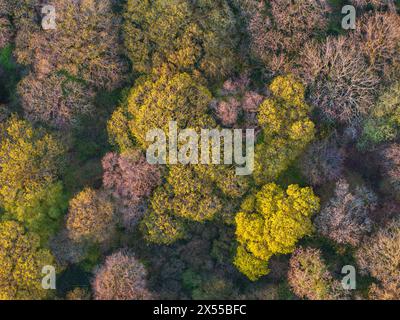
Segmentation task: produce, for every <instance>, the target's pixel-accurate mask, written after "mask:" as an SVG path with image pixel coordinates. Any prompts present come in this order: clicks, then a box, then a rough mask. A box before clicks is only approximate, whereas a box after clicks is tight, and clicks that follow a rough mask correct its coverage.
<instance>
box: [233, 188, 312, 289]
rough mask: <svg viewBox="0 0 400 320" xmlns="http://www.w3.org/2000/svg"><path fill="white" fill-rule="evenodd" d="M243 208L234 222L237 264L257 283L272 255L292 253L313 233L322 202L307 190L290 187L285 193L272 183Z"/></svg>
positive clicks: (246, 202) (250, 199)
mask: <svg viewBox="0 0 400 320" xmlns="http://www.w3.org/2000/svg"><path fill="white" fill-rule="evenodd" d="M241 209H242V210H241V211H240V212H239V213H238V214H237V215H236V219H235V220H236V236H237V240H238V242H239V244H240V245H239V248H238V250H237V254H236V257H235V261H234V263H235V265H236V266H237V267H238V269H239V270H240V271H241V272H242V273H244V274H245V275H246V276H247V277H248V278H249V279H251V280H253V281H254V280H257V279H258V278H259V277H261V276H263V275H266V274H268V272H269V270H268V260H269V258H270V257H271V256H272V255H274V254H287V253H291V252H293V250H294V249H295V245H296V243H297V241H298V240H299V239H301V238H302V237H304V236H306V235H309V234H311V232H312V231H313V225H312V222H311V216H312V215H313V214H314V213H315V212H317V211H318V210H319V199H318V197H317V196H315V194H314V193H313V191H312V189H311V188H308V187H307V188H300V187H299V186H298V185H290V186H289V187H288V188H287V190H286V191H284V190H283V189H282V188H281V187H279V186H278V185H276V184H274V183H270V184H267V185H265V186H263V187H262V189H261V191H259V192H258V193H257V194H256V195H251V196H249V197H248V198H247V199H246V200H245V201H244V202H243V204H242V208H241Z"/></svg>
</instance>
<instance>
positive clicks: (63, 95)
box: [0, 0, 400, 300]
mask: <svg viewBox="0 0 400 320" xmlns="http://www.w3.org/2000/svg"><path fill="white" fill-rule="evenodd" d="M48 4H51V5H54V7H55V9H56V14H57V15H56V20H55V21H56V26H57V27H56V29H55V30H44V29H43V28H42V26H41V22H42V18H43V16H42V13H41V9H42V7H43V5H48ZM346 4H352V5H354V6H355V7H356V10H357V18H356V28H355V29H354V30H353V29H349V30H344V29H343V28H342V25H341V22H342V18H343V14H342V13H341V10H342V7H343V6H344V5H346ZM399 12H400V2H399V1H391V0H387V1H384V0H372V1H364V0H353V1H342V0H45V1H44V0H0V299H2V300H3V299H5V300H9V299H70V300H73V299H99V300H103V299H121V300H131V299H260V300H267V299H310V300H320V299H379V300H381V299H384V300H386V299H389V300H390V299H400V139H399V138H400V16H399ZM169 121H177V122H178V125H180V126H181V127H182V128H185V127H189V128H203V127H207V128H241V129H246V128H252V129H255V132H256V133H257V136H256V147H255V170H254V173H253V174H252V175H249V176H237V175H235V170H234V167H233V166H229V165H202V164H199V165H151V164H149V163H148V162H147V161H146V148H147V147H148V142H147V141H146V137H145V135H146V132H147V131H148V130H150V129H152V128H167V127H168V123H169ZM44 265H53V266H55V268H56V271H57V286H56V289H55V290H45V289H43V288H42V284H41V281H42V278H43V276H44V275H43V274H42V267H43V266H44ZM346 265H350V266H354V267H355V269H356V272H357V274H356V281H357V282H356V283H357V286H356V289H354V290H345V289H344V288H343V286H342V285H341V280H342V278H343V277H344V276H345V275H344V274H342V272H341V271H342V268H343V266H346Z"/></svg>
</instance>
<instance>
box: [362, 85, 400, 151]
mask: <svg viewBox="0 0 400 320" xmlns="http://www.w3.org/2000/svg"><path fill="white" fill-rule="evenodd" d="M399 133H400V82H396V83H395V84H393V85H392V86H391V87H390V88H389V89H387V90H386V91H385V92H384V93H383V94H382V95H381V96H380V98H379V99H378V101H377V103H376V104H375V105H374V107H373V108H372V111H371V114H370V115H369V117H368V118H367V120H366V121H365V123H364V127H363V134H362V136H361V139H360V141H359V144H358V145H359V147H361V148H362V149H370V148H371V147H374V146H376V145H378V144H380V143H383V142H388V141H393V140H395V139H396V138H397V137H398V136H399Z"/></svg>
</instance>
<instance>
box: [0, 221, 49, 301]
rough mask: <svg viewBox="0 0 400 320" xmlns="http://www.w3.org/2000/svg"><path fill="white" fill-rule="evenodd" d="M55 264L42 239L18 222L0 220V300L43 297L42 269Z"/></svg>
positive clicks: (45, 293) (45, 291)
mask: <svg viewBox="0 0 400 320" xmlns="http://www.w3.org/2000/svg"><path fill="white" fill-rule="evenodd" d="M47 265H54V259H53V257H52V255H51V253H50V252H49V251H48V250H45V249H41V248H40V239H39V237H38V236H37V235H36V234H34V233H30V232H27V231H26V230H25V228H24V227H23V226H22V225H20V224H19V223H17V222H15V221H5V222H0V300H27V299H29V300H30V299H33V300H37V299H43V298H46V296H48V294H49V291H48V290H44V289H43V288H42V278H43V276H44V275H43V274H42V269H43V267H45V266H47Z"/></svg>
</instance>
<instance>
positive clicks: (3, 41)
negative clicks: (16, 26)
mask: <svg viewBox="0 0 400 320" xmlns="http://www.w3.org/2000/svg"><path fill="white" fill-rule="evenodd" d="M13 34H14V31H13V27H12V25H11V22H10V20H9V19H8V18H6V17H2V16H1V10H0V49H1V48H4V47H5V46H6V45H8V44H9V43H10V42H11V38H12V37H13Z"/></svg>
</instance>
